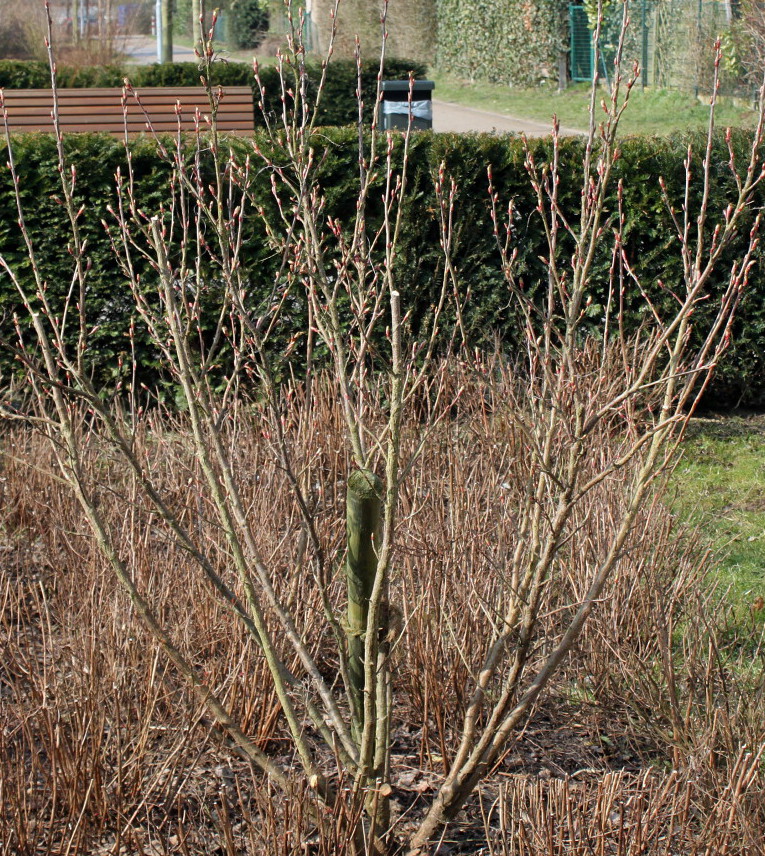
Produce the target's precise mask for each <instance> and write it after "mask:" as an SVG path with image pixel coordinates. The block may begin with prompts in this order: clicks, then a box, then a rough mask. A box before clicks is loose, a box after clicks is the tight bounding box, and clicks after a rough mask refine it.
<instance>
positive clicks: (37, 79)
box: [0, 58, 426, 126]
mask: <svg viewBox="0 0 765 856" xmlns="http://www.w3.org/2000/svg"><path fill="white" fill-rule="evenodd" d="M379 67H380V64H379V61H378V60H369V61H367V62H364V63H363V64H362V69H361V93H362V98H363V100H364V103H365V105H366V106H367V109H369V108H370V105H373V104H374V100H375V94H376V92H377V75H378V72H379ZM307 71H308V81H309V91H310V93H311V94H313V93H315V91H316V87H317V86H318V83H319V80H320V79H321V73H322V69H321V66H320V65H319V64H317V63H309V64H308V66H307ZM384 73H385V78H386V79H387V80H399V79H401V80H406V79H408V77H409V75H410V73H412V74H413V75H414V77H415V78H417V79H423V78H424V77H425V76H426V67H425V65H424V64H423V63H421V62H416V61H415V60H408V59H395V58H390V59H386V61H385V72H384ZM259 75H260V80H261V83H262V84H263V87H264V89H265V91H266V103H265V109H266V111H267V112H269V113H271V114H273V113H275V112H280V110H281V105H280V103H279V101H278V99H279V98H280V95H281V83H280V80H279V71H278V69H277V68H276V67H275V66H263V67H261V68H260V70H259ZM125 77H128V78H129V79H130V82H131V83H132V84H133V86H135V87H136V88H137V89H141V88H148V87H152V86H199V81H200V70H199V65H198V64H197V63H196V62H173V63H162V64H160V63H154V64H153V65H143V66H130V67H128V68H123V67H122V66H116V65H111V66H85V67H82V68H73V67H67V66H61V67H59V68H58V69H57V79H58V85H59V86H60V87H62V88H76V89H87V88H89V87H98V86H104V87H106V86H122V82H123V80H124V79H125ZM210 82H211V83H212V85H213V86H251V87H252V88H253V94H254V102H255V125H256V126H262V125H263V114H262V111H261V110H260V109H259V108H258V106H257V105H258V101H259V100H260V91H259V89H258V86H257V83H256V81H255V76H254V73H253V70H252V68H251V67H250V66H249V65H247V64H245V63H236V62H230V63H222V62H218V63H215V64H214V65H213V75H212V80H211V81H210ZM50 85H51V81H50V71H49V69H48V66H47V64H46V63H44V62H36V61H24V60H0V88H5V89H45V88H48V87H50ZM357 87H358V77H357V69H356V63H355V62H354V61H353V60H342V59H340V60H334V61H333V62H332V63H331V64H330V65H329V67H328V69H327V77H326V80H325V85H324V94H323V97H322V102H321V108H320V111H319V123H320V124H322V125H349V124H354V123H355V122H356V121H357V120H358V104H357V100H356V89H357Z"/></svg>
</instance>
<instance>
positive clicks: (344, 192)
mask: <svg viewBox="0 0 765 856" xmlns="http://www.w3.org/2000/svg"><path fill="white" fill-rule="evenodd" d="M749 141H750V135H749V134H747V133H745V132H739V133H737V134H734V136H733V139H732V145H733V147H734V151H735V152H736V160H737V162H739V163H744V162H745V152H746V149H747V146H748V145H749ZM689 144H691V145H692V147H693V149H694V151H695V152H697V153H699V154H697V156H696V157H697V159H698V157H700V153H701V152H702V151H703V139H702V138H701V137H700V136H695V137H694V136H690V137H689V136H688V135H684V136H677V137H674V138H666V139H654V138H628V139H626V140H625V141H624V142H623V144H622V149H621V152H622V153H621V157H620V159H619V160H618V161H617V175H616V176H615V179H616V180H617V181H618V180H619V179H623V181H624V211H625V222H624V227H623V240H624V247H625V250H626V252H627V255H628V258H629V259H630V261H631V263H632V265H633V267H634V269H635V271H636V273H637V274H638V275H639V276H640V278H641V280H642V282H643V284H644V285H645V287H646V288H647V289H648V290H649V293H650V295H651V299H652V301H653V303H654V305H655V306H656V307H657V308H658V309H659V311H662V310H666V312H668V313H669V312H671V311H672V308H673V305H674V297H673V293H672V292H673V290H674V289H676V288H678V287H680V285H681V283H682V264H681V257H680V252H679V245H678V239H677V236H676V233H675V230H674V226H673V224H672V221H671V218H670V216H669V214H668V213H667V210H666V207H665V204H664V202H663V200H662V197H661V194H660V191H659V187H658V180H657V179H658V176H663V177H664V179H665V181H666V185H667V192H668V195H669V198H670V200H671V201H672V203H673V204H674V205H675V206H676V208H677V209H678V210H680V209H681V206H682V197H683V188H684V181H685V175H684V170H683V158H684V157H685V154H686V150H687V146H688V145H689ZM66 145H67V147H68V150H69V153H70V156H71V158H72V160H73V162H74V163H76V164H81V165H87V169H82V170H81V171H80V174H79V178H78V193H79V195H80V197H81V199H82V200H83V201H86V200H87V203H88V204H87V207H86V209H85V212H84V214H83V216H82V226H81V228H82V230H83V235H84V236H85V237H86V238H87V240H88V255H89V258H90V261H91V265H92V268H91V274H90V280H89V281H90V301H89V306H90V309H89V312H90V314H89V316H88V322H89V324H92V325H93V326H94V327H95V332H94V334H93V341H92V343H91V347H90V349H89V356H90V358H92V360H93V370H94V372H96V374H97V376H98V378H99V381H100V382H101V383H103V384H105V385H107V386H108V385H110V384H112V383H113V381H114V378H115V376H117V375H118V374H119V372H120V369H119V361H120V355H122V357H121V358H122V359H123V360H125V359H126V358H127V356H128V354H129V353H130V342H129V340H128V337H127V333H128V330H129V327H130V322H131V319H132V317H133V315H132V312H133V310H132V301H131V298H130V295H129V290H128V287H127V284H126V283H125V282H124V281H123V280H122V277H121V275H120V274H119V272H118V270H117V267H116V265H115V264H114V262H113V258H112V252H111V249H110V246H109V242H108V240H107V238H106V235H105V234H104V230H103V227H102V226H101V224H100V220H101V218H104V219H105V220H107V221H108V220H109V215H108V213H107V205H108V204H109V203H113V202H114V198H115V192H114V189H113V176H114V174H115V173H116V171H117V168H118V167H120V166H122V169H123V174H124V160H125V154H124V151H123V150H122V147H121V144H120V143H119V142H117V141H114V140H112V139H111V138H108V137H105V136H100V135H93V136H85V135H72V136H69V137H67V138H66ZM229 145H230V147H231V148H232V150H233V151H234V153H235V154H236V156H237V160H239V161H240V162H241V161H243V159H244V157H245V156H246V154H247V153H248V152H249V153H251V151H252V144H251V142H248V141H247V140H246V139H242V138H232V139H230V140H229ZM260 145H261V146H262V147H266V146H267V145H268V143H267V141H265V140H261V141H260ZM317 145H318V146H319V147H320V149H321V151H322V153H323V156H322V157H321V158H320V160H321V163H322V166H321V172H320V175H319V184H320V186H321V189H322V192H323V193H324V194H325V196H326V200H327V201H326V213H327V215H331V216H332V217H334V218H336V220H337V221H338V222H339V223H340V224H342V225H343V227H344V228H347V229H350V228H351V224H352V221H353V218H354V216H355V201H356V195H355V194H356V183H357V180H358V174H357V168H356V163H357V158H358V141H357V133H356V131H355V129H353V128H346V129H326V130H323V131H321V133H320V136H318V137H317ZM530 145H531V146H532V149H533V153H534V157H535V158H536V160H537V162H542V161H543V160H544V159H545V158H548V157H549V156H550V146H551V144H550V141H549V140H534V141H532V142H531V143H530ZM16 146H17V162H18V169H19V173H20V175H21V192H22V195H23V198H24V202H25V203H26V208H27V210H28V216H29V227H30V230H31V232H32V237H33V240H34V242H35V246H36V250H37V258H38V260H39V263H40V264H41V266H42V269H43V275H44V277H45V279H46V281H47V283H48V289H49V295H50V299H51V301H52V302H53V304H54V306H55V305H57V304H56V301H58V305H61V301H62V300H63V299H64V296H65V295H66V292H67V290H68V288H69V285H70V283H69V277H68V274H67V271H68V270H69V269H70V266H71V258H70V256H69V254H68V250H67V244H68V226H67V220H66V217H65V216H64V214H63V212H62V210H61V208H60V207H59V205H58V204H57V203H56V202H55V201H54V198H53V197H54V196H55V195H56V194H57V192H58V188H57V183H58V176H57V171H56V158H55V146H54V145H53V141H52V139H51V137H50V136H48V135H40V134H35V135H30V136H20V137H18V138H17V143H16ZM582 146H583V143H582V141H581V140H579V139H577V138H569V139H564V140H563V141H562V143H561V152H560V158H561V175H562V176H563V180H562V182H561V187H560V197H559V202H560V205H561V208H562V211H563V213H564V215H565V216H566V217H567V218H569V221H570V222H576V217H575V216H574V214H575V212H576V211H577V209H578V205H579V188H580V182H581V166H582V160H583V152H582ZM132 149H133V169H134V172H135V193H136V197H137V198H138V199H139V200H140V203H141V207H142V209H143V210H146V211H151V210H158V209H159V207H160V204H161V203H162V202H163V201H164V203H165V205H167V202H168V200H167V199H166V193H167V189H166V187H167V177H168V169H169V168H168V167H166V166H165V165H163V164H162V163H161V162H159V161H158V159H157V157H156V149H155V148H154V146H153V144H152V143H151V142H150V141H146V140H139V141H136V142H135V143H133V144H132ZM400 156H401V140H400V138H396V148H395V151H394V158H396V159H398V158H400ZM410 158H411V160H410V173H409V174H410V179H409V185H408V186H409V194H408V200H409V201H408V202H407V208H406V210H405V212H404V213H405V218H404V224H403V228H402V236H401V243H400V247H399V249H398V252H397V264H398V274H397V275H398V279H399V282H400V283H402V284H405V287H406V289H407V291H408V294H407V304H408V305H409V306H410V307H411V308H412V313H411V316H410V322H409V323H410V332H411V334H412V335H413V336H417V335H418V334H419V332H420V331H421V330H423V329H424V325H425V323H426V322H427V320H428V319H429V318H430V317H431V315H432V311H433V306H434V305H435V302H436V300H437V294H438V288H439V283H440V281H441V274H442V270H443V260H442V255H441V250H440V247H439V237H440V234H439V225H438V219H437V214H436V212H437V203H436V200H435V198H434V191H433V184H432V176H433V174H434V172H436V171H437V169H438V166H439V164H440V163H441V162H442V161H443V162H444V163H445V164H446V169H447V172H448V173H449V174H451V175H453V176H454V178H455V180H456V182H457V186H458V196H457V199H456V203H455V216H454V222H455V241H454V246H455V250H454V263H455V266H456V268H457V270H458V271H459V278H460V286H461V289H462V291H463V292H467V293H468V294H469V299H468V300H467V303H466V306H465V309H464V314H463V320H464V323H465V326H466V332H467V334H468V338H469V339H470V341H471V342H472V343H473V344H475V345H478V346H484V347H488V348H492V347H494V343H495V337H499V339H500V341H501V342H502V347H503V348H504V349H506V350H507V353H508V355H512V353H513V352H514V349H515V346H516V343H517V340H516V332H515V331H516V330H517V329H518V326H517V318H516V317H515V315H514V313H513V308H512V307H513V305H514V304H513V302H512V301H511V300H510V299H509V295H508V291H507V286H506V284H505V282H504V280H503V277H502V274H501V271H500V269H499V263H498V258H497V250H496V245H495V239H494V236H493V233H492V229H491V226H490V222H489V218H488V193H487V178H486V167H487V164H491V165H492V170H493V175H494V181H495V184H496V187H497V190H498V192H499V193H500V196H501V197H502V198H503V199H510V198H512V199H513V200H514V202H515V206H516V211H517V214H516V219H515V221H514V223H513V227H514V230H515V232H514V241H515V245H516V246H517V248H518V258H517V273H518V276H519V279H520V281H521V282H522V284H523V287H524V289H525V290H526V291H527V293H528V294H530V295H532V296H534V295H537V294H541V292H542V291H543V290H544V288H545V283H546V271H545V266H544V263H543V262H542V261H541V260H540V259H541V257H542V256H544V254H545V252H546V248H545V241H544V234H543V231H542V228H541V224H540V221H539V219H538V217H537V216H536V215H535V213H534V211H535V205H536V201H535V199H534V198H532V194H531V192H530V188H529V185H528V178H527V176H526V174H525V170H524V166H523V164H524V152H523V148H522V145H521V142H520V140H518V139H514V138H511V137H498V136H494V135H466V136H461V135H451V134H440V135H434V134H429V133H422V134H417V135H415V136H414V137H413V139H412V141H411V146H410ZM728 160H729V155H728V152H727V149H726V146H725V141H724V139H723V137H722V135H721V136H720V137H719V138H718V139H717V140H716V142H715V147H714V151H713V155H712V163H713V164H714V167H713V170H712V184H711V187H710V199H709V210H710V212H712V214H713V215H717V214H718V213H719V212H721V211H723V210H724V208H725V205H726V204H727V201H728V200H729V199H730V198H731V195H732V193H733V192H734V189H735V184H734V182H733V180H732V178H731V177H730V173H729V170H728V168H727V163H728ZM4 162H5V157H4V156H2V155H1V154H0V163H4ZM382 172H384V171H382V170H381V173H382ZM699 174H700V170H697V171H696V173H695V175H696V176H698V175H699ZM252 180H253V182H254V184H253V188H252V190H253V193H254V195H255V197H256V201H257V204H259V205H262V206H263V207H264V209H265V212H266V215H267V216H268V217H271V218H272V223H273V224H274V225H277V224H278V222H279V220H278V215H277V212H276V211H275V208H274V204H275V203H274V200H273V198H272V195H271V190H270V185H269V183H268V178H267V175H265V174H263V173H260V172H258V171H254V173H253V179H252ZM380 181H382V175H381V178H380ZM694 181H695V182H697V181H698V179H697V178H695V179H694ZM693 192H694V194H695V198H694V200H693V202H694V203H695V204H697V203H698V201H699V192H700V188H699V186H698V184H697V183H695V184H694V185H693ZM757 194H758V196H765V191H764V190H762V189H758V191H757ZM380 198H381V194H378V193H375V192H374V191H373V192H372V194H371V195H370V211H369V212H368V218H369V221H370V223H371V224H374V223H375V222H379V219H380V216H381V212H380V210H379V206H380ZM762 204H765V199H761V198H758V199H755V200H754V207H755V208H757V207H758V206H760V205H762ZM609 205H610V214H611V215H612V216H613V215H614V213H615V211H616V202H615V200H612V201H611V202H610V203H609ZM251 210H252V209H251ZM481 224H483V225H481ZM245 230H246V231H245V238H244V240H245V247H244V252H243V255H242V259H243V263H244V265H245V269H244V275H245V277H246V280H247V283H248V295H249V298H248V299H249V300H250V301H251V305H252V306H253V307H254V308H256V307H257V306H259V305H260V304H261V303H262V302H263V301H267V300H268V299H269V298H270V295H271V293H272V292H271V290H272V286H273V281H274V276H275V274H276V271H277V268H276V265H277V264H278V260H275V259H274V258H272V257H271V255H270V253H269V251H268V248H267V246H266V240H265V235H264V230H263V225H262V223H261V222H260V220H259V218H257V217H256V216H254V215H253V216H252V217H250V218H249V219H248V220H247V221H246V224H245ZM746 231H747V224H746V223H745V224H744V226H743V232H744V234H743V235H742V236H741V238H740V239H739V240H738V241H737V243H735V244H734V245H733V246H731V248H730V249H729V251H728V260H731V259H733V258H734V257H735V256H736V255H740V254H741V253H742V251H743V248H744V246H745V242H746V240H747V237H748V236H747V235H746ZM608 233H609V231H608V230H607V234H608ZM560 240H561V241H562V242H563V246H562V253H563V258H565V257H566V253H567V252H568V251H569V249H570V247H567V246H566V245H565V240H564V238H563V237H562V236H561V238H560ZM610 250H611V247H610V241H609V240H608V239H606V238H604V240H603V244H602V246H601V248H600V250H599V252H598V256H597V259H596V262H595V266H594V269H593V273H592V277H591V285H590V293H589V295H588V296H589V305H588V311H587V317H588V318H589V319H592V329H593V331H597V330H598V329H600V328H601V327H602V325H601V324H600V318H601V317H602V314H603V311H604V307H605V305H606V303H607V299H608V289H609V268H610V265H611V252H610ZM0 252H1V253H2V254H3V255H4V256H5V257H6V258H7V259H8V260H9V263H11V264H12V265H13V266H14V267H16V268H18V269H20V270H22V271H27V273H28V262H27V261H26V252H25V249H24V246H23V243H22V241H21V237H20V235H19V230H18V227H17V225H16V214H15V208H14V202H13V197H12V193H11V188H10V183H9V176H8V173H7V170H3V172H2V173H0ZM724 268H725V266H724V265H722V266H721V267H720V274H719V278H718V280H717V281H715V282H714V283H713V284H712V288H711V290H710V301H709V305H710V307H711V304H712V303H713V301H714V294H715V293H717V292H719V290H720V289H721V288H722V287H723V284H724V283H723V272H724ZM763 273H764V269H763V260H762V258H761V257H760V258H758V259H757V265H756V268H755V269H754V271H753V273H752V278H751V284H750V288H749V290H748V292H747V294H746V296H745V299H744V300H743V303H742V306H741V309H740V312H739V315H738V318H737V320H736V322H735V326H734V330H733V336H732V345H731V348H730V349H729V351H728V353H727V354H726V357H725V361H724V364H723V365H722V366H721V367H720V369H719V371H718V372H717V374H716V376H715V380H714V382H713V385H712V388H711V393H710V395H709V396H708V398H707V403H708V404H710V405H712V404H714V405H718V406H723V405H730V404H737V403H743V404H747V405H750V406H754V405H762V404H763V403H765V348H764V347H763V344H762V343H763V342H765V277H763ZM145 281H146V286H147V288H148V289H150V288H151V273H150V272H147V275H146V277H145ZM205 288H206V289H207V295H206V301H207V305H208V307H209V318H210V324H211V325H212V324H213V323H214V318H215V317H216V313H217V310H218V307H219V306H220V302H219V301H220V295H219V294H217V292H216V286H215V284H214V282H213V278H211V282H210V283H209V284H208V285H206V286H205ZM623 300H624V307H625V311H626V323H627V326H628V328H629V329H635V328H636V327H637V325H639V324H640V323H641V321H642V320H643V319H644V318H645V314H646V306H645V301H644V300H643V298H642V296H641V294H640V292H639V290H638V289H637V288H636V287H635V286H634V285H632V284H630V283H628V284H627V285H626V286H625V292H624V297H623ZM16 302H17V298H16V295H15V293H14V292H13V289H12V287H11V284H10V283H9V282H8V281H7V279H3V280H0V340H2V341H4V342H6V343H8V342H10V341H12V340H13V338H14V335H15V333H14V327H13V320H12V317H13V307H14V305H15V304H16ZM704 311H705V310H704V309H703V306H702V307H700V308H699V309H698V310H697V315H698V316H699V317H701V316H703V315H704ZM702 320H703V319H702ZM305 325H306V318H305V307H304V303H303V301H302V300H301V298H300V293H299V287H298V286H295V291H294V300H292V301H291V302H290V303H289V312H288V314H286V315H285V316H284V318H283V321H282V326H281V328H280V330H279V331H278V333H279V335H278V337H277V339H276V340H275V343H274V347H275V353H276V354H279V353H281V351H282V349H283V344H284V342H285V341H286V340H288V339H289V337H290V336H291V335H292V334H293V333H295V332H298V333H299V332H301V331H303V330H304V329H305ZM443 326H444V327H446V326H448V325H446V324H444V325H443ZM700 326H701V327H702V328H703V327H704V324H703V323H701V324H700ZM135 336H136V344H135V347H136V353H137V356H138V361H139V364H140V366H139V369H140V371H139V374H140V379H141V380H142V381H143V382H145V383H147V384H149V385H156V384H158V383H161V382H162V378H161V376H159V375H158V374H157V369H156V366H157V360H156V354H155V353H154V351H153V349H152V345H151V343H150V342H149V339H148V336H147V335H146V334H145V333H144V332H142V331H141V329H140V325H138V326H137V327H136V334H135ZM8 359H9V358H8V355H7V353H6V354H5V355H4V356H3V357H2V360H3V363H2V366H3V367H4V371H7V369H8V365H9V364H8ZM296 369H297V370H299V367H296Z"/></svg>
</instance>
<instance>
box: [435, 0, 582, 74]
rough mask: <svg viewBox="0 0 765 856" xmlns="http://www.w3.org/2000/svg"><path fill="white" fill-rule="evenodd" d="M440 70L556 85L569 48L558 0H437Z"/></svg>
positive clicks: (561, 4)
mask: <svg viewBox="0 0 765 856" xmlns="http://www.w3.org/2000/svg"><path fill="white" fill-rule="evenodd" d="M437 11H438V37H437V41H438V47H437V63H438V66H439V68H440V69H441V70H443V71H445V72H448V73H451V74H455V75H459V76H460V77H466V78H469V79H475V80H486V81H489V82H492V83H504V84H507V85H509V86H537V85H539V84H540V83H545V82H549V83H551V84H555V85H557V83H558V74H559V59H560V58H561V56H562V55H565V51H566V50H567V49H568V3H567V2H561V0H438V7H437Z"/></svg>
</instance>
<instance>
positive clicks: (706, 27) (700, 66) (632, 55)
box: [569, 0, 765, 95]
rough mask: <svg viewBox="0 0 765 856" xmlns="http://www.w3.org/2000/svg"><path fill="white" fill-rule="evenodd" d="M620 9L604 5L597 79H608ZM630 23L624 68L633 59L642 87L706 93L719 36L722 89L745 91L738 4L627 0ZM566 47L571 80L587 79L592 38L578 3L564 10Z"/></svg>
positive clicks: (592, 56)
mask: <svg viewBox="0 0 765 856" xmlns="http://www.w3.org/2000/svg"><path fill="white" fill-rule="evenodd" d="M621 10H622V4H621V3H620V2H618V0H611V2H610V3H609V4H607V5H606V18H605V20H604V22H603V28H602V29H603V32H602V37H601V54H602V56H601V62H600V63H599V66H600V67H599V69H598V71H599V74H600V77H601V78H606V79H608V78H609V76H610V74H611V71H612V68H613V57H614V54H615V50H616V42H617V41H618V33H619V29H620V22H621ZM630 19H631V25H630V30H629V34H628V37H627V43H626V45H625V51H624V59H625V66H624V67H626V68H629V67H631V65H632V62H633V61H637V62H638V63H639V65H640V69H641V72H640V82H641V83H642V84H643V85H644V86H657V87H662V88H667V89H678V90H682V91H686V92H694V93H695V94H697V95H701V94H705V93H708V92H710V91H711V88H712V81H713V72H714V47H713V46H714V43H715V40H716V39H717V38H721V39H722V42H723V47H724V50H726V51H727V54H726V56H725V57H724V59H723V64H722V72H721V81H720V85H721V91H723V92H726V93H729V94H743V93H746V92H747V85H748V84H747V82H746V80H745V79H744V72H745V71H746V68H743V69H742V68H740V67H739V66H741V65H746V64H745V63H740V62H739V63H738V66H737V60H738V58H739V57H738V54H740V53H742V52H743V51H744V49H745V47H746V37H745V36H742V33H743V29H744V24H745V21H744V20H743V19H742V13H741V7H740V4H738V3H736V2H735V0H734V2H725V0H632V2H631V4H630ZM763 20H765V16H764V17H763ZM763 32H764V33H765V27H764V28H763ZM763 43H765V37H764V38H763ZM569 47H570V62H571V67H570V71H571V79H572V80H574V81H590V80H592V75H593V71H594V62H595V51H594V47H593V36H592V30H591V29H590V25H589V20H588V18H587V13H586V12H585V8H584V6H583V5H581V4H571V5H570V6H569ZM750 64H751V63H750ZM749 89H751V86H750V87H749Z"/></svg>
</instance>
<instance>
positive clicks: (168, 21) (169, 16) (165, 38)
mask: <svg viewBox="0 0 765 856" xmlns="http://www.w3.org/2000/svg"><path fill="white" fill-rule="evenodd" d="M172 61H173V0H162V62H172Z"/></svg>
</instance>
